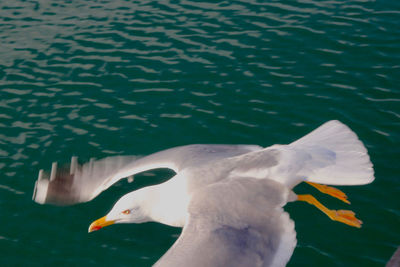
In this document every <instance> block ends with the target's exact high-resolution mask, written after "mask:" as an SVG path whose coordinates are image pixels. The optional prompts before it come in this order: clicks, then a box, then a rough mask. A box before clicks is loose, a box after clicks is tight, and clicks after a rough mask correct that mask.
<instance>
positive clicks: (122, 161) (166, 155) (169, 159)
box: [33, 145, 262, 205]
mask: <svg viewBox="0 0 400 267" xmlns="http://www.w3.org/2000/svg"><path fill="white" fill-rule="evenodd" d="M260 149H262V147H260V146H256V145H188V146H181V147H176V148H171V149H167V150H163V151H160V152H157V153H154V154H151V155H149V156H146V157H141V158H139V157H135V156H116V157H108V158H104V159H101V160H91V161H90V162H88V163H86V164H83V165H79V164H78V162H77V158H76V157H72V160H71V165H70V166H69V167H67V168H63V167H58V166H57V163H53V166H52V170H51V172H50V173H46V172H43V170H40V171H39V177H38V180H37V181H36V184H35V189H34V195H33V200H34V201H36V202H38V203H40V204H44V203H51V204H58V205H70V204H74V203H79V202H86V201H89V200H91V199H93V198H95V197H96V196H97V195H99V194H100V193H101V192H102V191H104V190H106V189H107V188H108V187H110V186H111V185H113V184H114V183H116V182H117V181H119V180H120V179H122V178H125V177H129V176H132V175H135V174H137V173H140V172H143V171H147V170H151V169H157V168H169V169H172V170H174V171H175V172H179V171H180V170H182V169H186V168H190V167H194V166H200V165H202V164H207V163H208V162H212V161H214V160H217V159H221V158H226V157H234V156H238V155H241V154H244V153H248V152H252V151H256V150H260Z"/></svg>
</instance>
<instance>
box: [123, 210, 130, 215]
mask: <svg viewBox="0 0 400 267" xmlns="http://www.w3.org/2000/svg"><path fill="white" fill-rule="evenodd" d="M122 213H123V214H125V215H128V214H129V213H131V211H130V210H124V211H123V212H122Z"/></svg>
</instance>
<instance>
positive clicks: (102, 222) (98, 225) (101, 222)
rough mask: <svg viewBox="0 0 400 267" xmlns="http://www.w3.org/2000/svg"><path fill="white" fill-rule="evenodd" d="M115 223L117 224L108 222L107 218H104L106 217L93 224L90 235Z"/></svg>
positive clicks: (90, 227)
mask: <svg viewBox="0 0 400 267" xmlns="http://www.w3.org/2000/svg"><path fill="white" fill-rule="evenodd" d="M114 223H115V221H107V220H106V216H104V217H102V218H100V219H98V220H95V221H94V222H92V224H91V225H90V226H89V233H91V232H93V231H97V230H100V229H101V228H103V227H106V226H109V225H111V224H114Z"/></svg>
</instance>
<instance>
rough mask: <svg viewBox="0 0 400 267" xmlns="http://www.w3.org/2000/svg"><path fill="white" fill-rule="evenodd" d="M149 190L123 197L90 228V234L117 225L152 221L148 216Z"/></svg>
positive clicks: (140, 190) (141, 190) (144, 189)
mask: <svg viewBox="0 0 400 267" xmlns="http://www.w3.org/2000/svg"><path fill="white" fill-rule="evenodd" d="M149 195H151V190H149V188H143V189H139V190H137V191H133V192H131V193H129V194H126V195H124V196H123V197H121V198H120V199H119V200H118V201H117V202H116V203H115V205H114V207H113V208H112V209H111V211H110V212H109V213H108V214H107V215H106V216H104V217H102V218H100V219H98V220H96V221H94V222H93V223H92V224H91V225H90V226H89V233H90V232H93V231H97V230H100V229H101V228H103V227H106V226H109V225H112V224H116V223H143V222H148V221H151V219H150V217H149V216H148V215H149V213H148V210H149V208H148V207H149V204H151V203H149V201H147V200H148V198H149Z"/></svg>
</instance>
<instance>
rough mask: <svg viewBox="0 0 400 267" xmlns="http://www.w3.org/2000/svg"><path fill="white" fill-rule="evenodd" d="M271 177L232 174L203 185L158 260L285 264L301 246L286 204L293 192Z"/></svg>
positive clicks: (190, 263)
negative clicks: (179, 230)
mask: <svg viewBox="0 0 400 267" xmlns="http://www.w3.org/2000/svg"><path fill="white" fill-rule="evenodd" d="M291 194H293V193H292V192H291V191H289V190H288V189H287V188H286V187H284V186H283V185H282V184H280V183H277V182H275V181H272V180H269V179H262V180H260V179H254V178H236V179H227V180H224V181H223V182H220V183H216V184H212V185H209V186H207V187H205V188H204V189H201V190H199V191H198V192H196V193H195V195H194V196H193V198H192V200H191V203H190V206H189V219H188V221H187V223H186V225H185V227H184V228H183V231H182V234H181V236H180V237H179V239H178V240H177V241H176V242H175V244H174V245H173V246H172V247H171V248H170V249H169V250H168V251H167V253H166V254H165V255H164V256H163V257H162V258H161V259H160V260H159V261H158V262H157V263H156V264H155V266H158V267H159V266H193V267H196V266H285V265H286V263H287V262H288V261H289V259H290V257H291V255H292V254H293V250H294V248H295V246H296V242H297V241H296V232H295V230H294V222H293V221H292V220H291V219H290V218H289V215H288V214H287V213H286V212H284V211H283V209H282V206H283V205H285V204H286V202H287V201H288V198H291V197H293V196H292V195H291Z"/></svg>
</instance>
